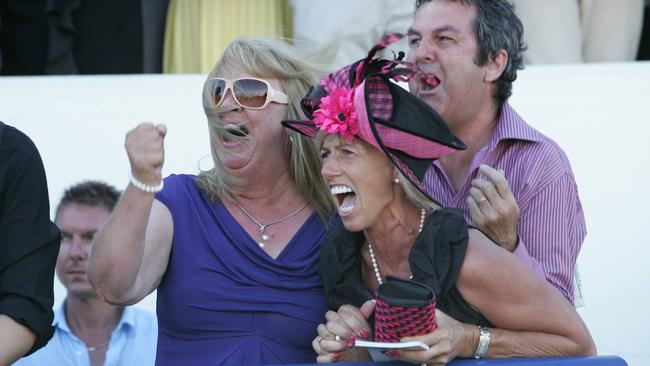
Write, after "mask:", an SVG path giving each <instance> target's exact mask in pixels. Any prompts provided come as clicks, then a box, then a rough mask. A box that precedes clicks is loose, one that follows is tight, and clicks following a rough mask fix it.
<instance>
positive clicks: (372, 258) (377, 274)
mask: <svg viewBox="0 0 650 366" xmlns="http://www.w3.org/2000/svg"><path fill="white" fill-rule="evenodd" d="M426 216H427V210H425V209H422V210H421V211H420V227H419V228H418V234H419V233H421V232H422V229H423V228H424V219H425V218H426ZM368 253H370V261H371V262H372V268H373V269H374V271H375V277H376V278H377V284H378V285H381V284H382V283H384V281H382V280H381V272H380V271H379V264H378V263H377V259H375V252H373V251H372V245H371V244H370V242H368ZM412 278H413V275H411V277H410V279H412Z"/></svg>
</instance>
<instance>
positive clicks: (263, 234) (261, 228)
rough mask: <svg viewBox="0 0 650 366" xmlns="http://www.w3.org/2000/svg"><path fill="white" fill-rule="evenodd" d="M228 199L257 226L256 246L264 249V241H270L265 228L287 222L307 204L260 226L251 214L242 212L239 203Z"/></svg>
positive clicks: (242, 209)
mask: <svg viewBox="0 0 650 366" xmlns="http://www.w3.org/2000/svg"><path fill="white" fill-rule="evenodd" d="M228 199H229V200H230V201H232V203H234V204H235V205H236V206H237V207H239V209H240V210H241V212H243V213H244V215H246V216H248V218H249V219H251V220H252V221H253V222H254V223H255V224H256V225H257V226H258V228H259V231H260V241H259V242H257V245H258V246H259V247H260V248H264V247H266V241H267V240H269V239H270V237H269V236H268V235H267V234H266V228H267V227H269V226H271V225H275V224H279V223H281V222H282V221H286V220H289V219H290V218H292V217H294V216H296V215H297V214H298V213H299V212H300V211H302V210H304V209H305V207H307V204H308V203H309V201H307V202H305V205H304V206H302V207H301V208H299V209H297V210H295V211H293V212H292V213H290V214H288V215H287V216H284V217H282V218H279V219H277V220H275V221H272V222H269V223H268V224H262V223H261V222H259V221H257V220H256V219H255V218H254V217H253V216H252V215H251V214H249V213H248V212H246V210H244V208H243V207H241V205H240V204H239V203H237V201H235V200H234V199H232V198H230V197H228Z"/></svg>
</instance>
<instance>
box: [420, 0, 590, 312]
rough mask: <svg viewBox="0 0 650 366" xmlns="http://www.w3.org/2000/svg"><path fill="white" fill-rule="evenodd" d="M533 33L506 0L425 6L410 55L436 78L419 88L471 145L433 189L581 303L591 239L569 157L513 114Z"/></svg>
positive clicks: (434, 171) (427, 0)
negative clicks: (580, 275)
mask: <svg viewBox="0 0 650 366" xmlns="http://www.w3.org/2000/svg"><path fill="white" fill-rule="evenodd" d="M522 34H523V27H522V25H521V22H520V21H519V19H518V18H517V16H516V15H515V14H514V12H513V9H512V6H511V5H509V3H508V2H507V1H506V0H464V1H460V0H418V1H417V2H416V13H415V18H414V20H413V24H412V26H411V28H410V29H409V45H410V46H409V55H408V59H409V61H411V62H415V63H417V64H418V66H419V67H420V68H421V69H422V70H423V71H424V72H425V73H426V74H427V77H426V78H425V77H421V78H414V79H412V80H411V81H410V82H409V88H410V90H411V92H412V93H414V94H416V95H418V96H419V97H420V98H421V99H423V100H424V101H425V102H427V103H428V104H429V105H430V106H431V107H433V108H434V109H435V110H436V111H438V113H440V114H441V115H442V116H443V117H444V119H445V120H446V121H447V123H448V124H449V127H450V129H451V131H452V132H453V133H454V134H455V135H456V136H458V137H459V138H460V139H461V140H463V142H465V144H467V146H468V149H467V150H465V151H458V152H455V153H453V154H450V155H447V156H445V157H443V158H441V159H440V160H438V161H436V162H435V163H434V165H433V166H432V168H431V169H430V170H429V172H428V173H427V176H426V177H425V183H426V186H427V189H428V190H429V193H431V195H432V196H433V197H434V198H436V199H437V200H438V201H439V202H440V203H441V204H443V205H445V206H451V207H457V208H459V209H461V210H463V212H464V214H465V218H466V219H467V221H468V222H469V223H470V224H472V225H474V226H476V227H477V228H479V229H481V230H482V231H484V232H485V234H487V235H488V236H489V237H490V238H492V239H493V240H494V241H495V242H496V243H498V244H499V245H500V246H502V247H503V248H505V249H507V250H510V251H512V252H513V253H514V254H515V255H517V256H518V257H520V258H521V259H522V260H524V261H526V262H527V263H528V264H529V265H530V266H531V267H532V268H533V269H534V270H535V271H536V272H537V273H539V274H540V275H542V276H544V277H545V278H546V279H547V280H548V281H549V282H550V283H551V284H553V285H554V286H555V287H557V288H558V289H559V290H560V291H561V292H562V294H564V296H566V297H567V299H569V301H571V302H573V295H574V294H573V270H574V267H575V262H576V258H577V256H578V252H579V251H580V246H581V245H582V242H583V240H584V237H585V235H586V228H585V221H584V214H583V211H582V206H581V204H580V200H579V198H578V192H577V188H576V183H575V180H574V177H573V173H572V171H571V167H570V165H569V161H568V159H567V157H566V155H565V154H564V152H563V151H562V150H561V149H560V147H559V146H558V145H557V144H556V143H555V142H553V141H552V140H550V139H549V138H548V137H546V136H544V135H542V134H541V133H539V132H538V131H536V130H535V129H533V128H532V127H530V126H529V125H528V124H526V122H524V120H523V119H522V118H521V117H520V116H519V115H518V114H517V113H516V112H515V111H514V110H513V109H512V107H511V106H510V105H509V104H508V102H507V100H508V97H509V96H510V95H511V92H512V82H513V81H514V80H515V79H516V76H517V69H521V68H523V62H522V52H523V50H524V49H525V46H524V45H523V42H522Z"/></svg>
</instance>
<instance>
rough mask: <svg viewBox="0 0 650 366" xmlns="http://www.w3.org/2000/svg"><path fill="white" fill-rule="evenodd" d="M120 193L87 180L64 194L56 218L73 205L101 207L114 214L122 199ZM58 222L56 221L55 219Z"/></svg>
mask: <svg viewBox="0 0 650 366" xmlns="http://www.w3.org/2000/svg"><path fill="white" fill-rule="evenodd" d="M120 194H121V193H120V191H118V190H117V189H116V188H115V187H113V186H111V185H109V184H107V183H104V182H100V181H96V180H87V181H83V182H80V183H77V184H75V185H72V186H70V187H68V188H67V189H66V190H65V191H64V192H63V198H61V201H60V202H59V204H58V205H57V207H56V217H58V216H59V213H60V211H61V210H62V209H63V208H64V207H65V206H66V205H69V204H71V203H76V204H81V205H88V206H100V207H104V208H105V209H106V210H107V211H108V212H113V209H114V208H115V205H116V204H117V201H118V200H119V199H120ZM55 220H56V219H55Z"/></svg>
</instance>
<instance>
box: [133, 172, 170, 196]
mask: <svg viewBox="0 0 650 366" xmlns="http://www.w3.org/2000/svg"><path fill="white" fill-rule="evenodd" d="M129 182H131V184H133V186H134V187H135V188H137V189H139V190H141V191H142V192H145V193H156V192H160V191H162V189H163V186H164V183H165V182H164V180H160V184H159V185H157V186H150V185H146V184H144V183H142V182H140V181H139V180H138V179H137V178H136V177H134V176H133V174H132V173H131V172H129Z"/></svg>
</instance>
